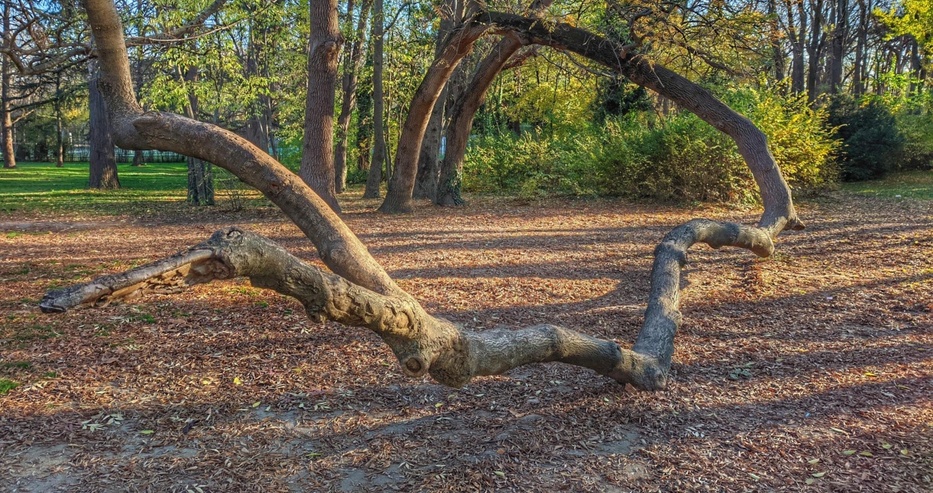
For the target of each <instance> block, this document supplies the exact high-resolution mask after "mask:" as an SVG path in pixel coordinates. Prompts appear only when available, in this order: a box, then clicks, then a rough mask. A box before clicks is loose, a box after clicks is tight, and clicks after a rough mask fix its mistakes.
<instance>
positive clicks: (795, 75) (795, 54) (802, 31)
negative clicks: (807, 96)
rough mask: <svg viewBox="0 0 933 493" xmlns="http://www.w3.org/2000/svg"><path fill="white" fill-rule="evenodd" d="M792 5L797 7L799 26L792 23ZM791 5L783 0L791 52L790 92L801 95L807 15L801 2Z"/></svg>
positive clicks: (803, 83)
mask: <svg viewBox="0 0 933 493" xmlns="http://www.w3.org/2000/svg"><path fill="white" fill-rule="evenodd" d="M794 5H796V7H797V18H798V19H800V26H796V25H795V23H794ZM794 5H792V4H791V1H790V0H784V10H785V12H786V13H787V35H788V38H789V40H790V51H791V68H790V80H791V84H790V86H791V92H793V93H794V94H802V93H803V92H804V91H805V90H806V87H807V86H806V82H805V73H806V68H805V64H804V59H803V53H804V45H805V41H804V40H805V38H806V35H807V13H806V11H804V9H803V2H802V0H798V1H796V2H794Z"/></svg>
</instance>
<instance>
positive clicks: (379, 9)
mask: <svg viewBox="0 0 933 493" xmlns="http://www.w3.org/2000/svg"><path fill="white" fill-rule="evenodd" d="M383 2H384V0H375V1H374V3H373V159H372V161H371V162H370V165H369V174H368V175H367V176H366V191H365V192H363V198H367V199H377V198H379V197H380V195H381V194H380V191H379V187H380V186H381V184H382V167H383V166H385V161H386V136H385V93H384V92H383V88H382V68H383V67H382V66H383V61H384V60H383V56H384V53H383V46H384V43H385V33H384V28H385V15H384V13H383V7H384V4H383Z"/></svg>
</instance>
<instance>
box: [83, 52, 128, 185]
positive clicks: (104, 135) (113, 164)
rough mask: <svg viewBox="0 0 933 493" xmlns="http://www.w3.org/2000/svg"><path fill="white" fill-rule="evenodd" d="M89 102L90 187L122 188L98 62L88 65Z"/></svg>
mask: <svg viewBox="0 0 933 493" xmlns="http://www.w3.org/2000/svg"><path fill="white" fill-rule="evenodd" d="M88 68H89V70H90V80H89V81H88V104H89V105H90V127H91V135H90V142H89V144H90V146H89V147H90V156H89V159H90V168H91V169H90V179H89V180H88V187H90V188H99V189H116V188H120V178H119V177H118V176H117V161H116V158H115V156H114V147H113V138H112V137H111V135H110V122H109V119H108V111H107V105H106V102H105V101H104V97H103V95H101V92H100V88H99V80H100V72H99V71H98V69H97V64H96V63H94V62H91V63H90V64H89V66H88Z"/></svg>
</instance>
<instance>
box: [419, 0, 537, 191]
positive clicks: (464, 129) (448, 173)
mask: <svg viewBox="0 0 933 493" xmlns="http://www.w3.org/2000/svg"><path fill="white" fill-rule="evenodd" d="M551 3H553V0H535V1H534V2H532V4H531V7H530V9H529V10H530V12H531V13H532V14H533V15H539V14H540V12H542V11H543V10H545V9H547V8H548V7H550V6H551ZM523 45H524V43H523V42H522V40H521V39H519V38H518V37H515V36H505V37H503V38H502V39H501V40H500V41H499V42H498V43H497V44H496V46H495V47H494V48H493V49H492V51H491V52H490V53H489V54H488V55H486V57H485V58H484V59H483V60H482V61H481V62H480V63H479V65H478V66H477V67H476V71H475V72H473V77H472V79H470V82H469V84H467V87H466V90H465V91H464V92H463V93H462V94H460V97H458V98H457V99H456V100H455V101H454V104H453V105H452V108H451V111H450V115H451V116H450V121H449V122H448V124H447V133H446V138H447V139H446V141H447V148H446V150H445V153H444V159H443V161H442V162H441V169H440V176H439V178H438V185H437V193H436V196H435V199H434V203H435V204H437V205H440V206H460V205H463V204H464V203H465V202H464V200H463V197H462V195H461V187H462V184H463V179H462V178H463V160H464V157H465V156H466V149H467V144H468V143H469V139H470V132H471V130H472V129H473V118H474V117H475V116H476V112H477V111H478V110H479V108H480V107H481V106H482V105H483V103H484V102H485V101H486V93H487V92H488V91H489V88H490V87H491V86H492V83H493V81H495V80H496V77H497V76H498V75H499V73H500V72H501V71H502V70H503V68H504V67H505V66H506V64H507V63H508V64H509V65H513V66H517V65H519V64H521V63H522V62H523V61H524V60H525V58H527V57H528V56H530V55H531V54H533V52H532V51H527V52H526V53H525V54H524V55H523V56H518V57H513V55H514V54H515V53H516V52H517V51H518V50H519V48H521V47H522V46H523ZM509 60H511V62H509Z"/></svg>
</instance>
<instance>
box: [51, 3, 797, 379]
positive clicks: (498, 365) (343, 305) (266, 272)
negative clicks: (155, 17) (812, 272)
mask: <svg viewBox="0 0 933 493" xmlns="http://www.w3.org/2000/svg"><path fill="white" fill-rule="evenodd" d="M84 4H85V6H86V10H87V12H88V20H89V22H90V23H91V25H92V30H91V32H92V33H93V36H94V38H95V41H96V43H97V46H98V47H99V48H100V49H99V54H100V55H99V56H100V60H101V67H102V72H103V76H102V77H103V78H104V79H105V80H106V81H107V84H106V86H105V87H103V88H102V92H103V94H104V96H105V97H107V100H108V103H109V104H108V109H109V114H110V118H111V120H110V123H111V125H112V126H113V130H114V132H113V134H114V136H115V138H116V139H117V142H118V143H119V144H120V145H121V146H123V147H127V148H159V149H165V150H173V151H176V152H185V153H191V154H192V155H195V156H197V157H199V158H202V159H205V160H208V161H211V162H214V163H216V164H218V165H220V166H223V167H225V168H227V169H229V170H230V171H231V172H232V173H234V174H235V175H236V176H238V177H239V178H241V179H242V180H243V181H245V182H246V183H248V184H250V185H252V186H254V187H255V188H257V189H259V190H260V191H262V193H264V194H265V195H266V196H267V197H268V198H269V199H270V200H271V201H272V202H273V203H275V204H276V205H278V206H279V207H280V208H281V209H282V211H283V212H284V213H285V214H286V215H288V217H289V218H291V219H292V220H293V221H294V222H295V224H296V225H297V226H298V227H299V228H300V229H301V230H302V231H303V232H304V233H305V235H306V236H307V237H308V238H309V239H310V240H311V241H312V242H313V243H314V244H315V246H316V247H317V248H318V251H319V253H320V255H321V260H322V261H323V262H324V264H325V265H326V266H327V267H329V268H330V272H328V271H325V270H323V269H321V268H318V267H317V266H314V265H312V264H307V263H305V262H303V261H301V260H300V259H298V258H296V257H294V256H292V255H290V254H288V253H287V252H286V251H285V250H284V249H282V248H281V247H279V246H278V245H275V244H273V243H272V242H270V241H269V240H267V239H265V238H263V237H260V236H258V235H254V234H251V233H248V232H245V231H242V230H240V229H237V228H228V229H225V230H221V231H218V232H217V233H215V234H214V235H213V236H212V237H211V239H210V240H208V241H207V242H205V243H202V244H200V245H198V246H195V247H193V248H191V249H189V250H187V251H184V252H181V253H179V254H177V255H174V256H172V257H169V258H166V259H163V260H160V261H157V262H154V263H152V264H148V265H144V266H141V267H138V268H135V269H132V270H130V271H127V272H125V273H122V274H117V275H110V276H104V277H102V278H99V279H96V280H94V281H91V282H89V283H86V284H82V285H78V286H73V287H70V288H66V289H63V290H55V291H50V292H49V293H48V294H47V295H46V296H45V297H44V298H43V300H42V301H41V303H40V308H41V309H42V310H43V311H45V312H63V311H65V310H68V309H71V308H74V307H77V306H86V305H94V304H97V303H107V302H109V301H112V300H119V299H120V298H123V297H126V296H131V295H134V294H137V293H140V292H146V291H151V290H159V291H163V290H165V289H174V290H178V289H184V288H185V287H186V286H188V285H191V284H194V283H199V282H208V281H212V280H215V279H228V278H231V277H234V276H246V277H249V278H250V280H251V281H252V283H253V284H254V285H255V286H258V287H264V288H268V289H273V290H276V291H278V292H280V293H283V294H286V295H288V296H292V297H294V298H296V299H298V300H299V301H300V302H301V303H302V304H303V305H304V307H305V310H306V312H307V313H308V315H309V316H310V317H312V318H313V319H315V320H334V321H336V322H339V323H342V324H346V325H353V326H360V327H366V328H369V329H370V330H372V331H373V332H375V333H376V334H377V335H379V336H380V337H381V338H382V339H383V341H384V342H385V343H386V344H387V345H388V346H389V347H390V348H391V349H392V351H393V352H394V353H395V356H396V357H397V358H398V360H399V362H400V364H401V368H402V370H403V371H404V372H405V374H407V375H409V376H412V377H422V376H424V375H426V374H428V373H430V375H431V376H432V377H434V379H436V380H437V381H438V382H440V383H443V384H446V385H450V386H455V387H459V386H462V385H464V384H466V383H467V382H469V381H470V379H471V378H473V377H475V376H478V375H496V374H501V373H503V372H506V371H508V370H510V369H512V368H515V367H517V366H520V365H525V364H529V363H541V362H548V361H560V362H564V363H568V364H573V365H578V366H582V367H585V368H590V369H593V370H595V371H596V372H597V373H600V374H602V375H606V376H608V377H610V378H612V379H614V380H616V381H617V382H620V383H631V384H632V385H634V386H635V387H637V388H641V389H649V390H656V389H661V388H664V387H665V386H666V385H667V383H668V380H669V379H668V372H669V370H670V365H671V357H672V354H673V349H674V346H673V339H674V335H675V333H676V331H677V328H678V326H679V325H680V322H681V318H682V316H681V314H680V312H679V290H680V284H681V282H682V280H681V276H680V274H681V269H682V267H683V265H684V264H685V262H686V251H687V249H688V248H690V247H691V246H692V245H693V244H695V243H706V244H708V245H710V246H712V247H713V248H720V247H722V246H727V245H729V246H736V247H740V248H745V249H749V250H751V251H753V252H754V253H756V254H758V255H761V256H768V255H771V254H772V253H773V251H774V243H773V241H772V238H773V236H775V235H777V234H778V233H780V232H781V231H782V230H783V229H784V228H785V227H800V226H801V225H800V223H799V221H798V219H797V216H796V213H795V212H794V208H793V203H792V202H791V200H790V191H789V189H788V188H787V185H786V183H785V182H784V181H783V179H782V178H781V174H780V170H779V169H778V168H777V166H776V165H775V163H774V161H773V159H771V160H770V162H768V161H767V159H768V158H769V157H770V154H769V153H768V151H767V146H766V143H765V139H764V135H763V134H762V133H761V132H760V131H757V129H756V128H755V127H754V125H752V124H751V122H749V121H748V120H747V119H745V118H743V117H741V116H739V115H737V114H736V113H735V112H734V111H732V110H731V109H729V108H728V107H727V106H725V105H724V104H722V103H721V102H719V101H718V100H716V99H715V98H714V97H713V96H712V95H711V94H709V93H708V92H707V91H705V90H703V89H702V88H699V87H698V86H696V85H695V84H693V83H691V82H690V81H688V80H686V79H684V78H683V77H680V76H678V75H676V74H673V73H672V72H670V71H669V70H667V69H665V68H664V67H662V66H660V65H657V64H655V63H652V62H651V61H650V60H647V59H645V58H643V57H640V56H634V55H631V54H629V53H627V52H626V51H625V49H624V48H623V47H620V46H618V45H615V44H613V43H611V42H609V41H608V40H605V39H603V38H600V37H598V36H595V35H592V34H591V33H587V32H586V31H583V30H580V29H576V28H572V27H570V26H567V25H564V24H560V23H548V24H544V23H541V22H540V20H537V19H527V18H522V17H519V16H515V15H511V14H500V13H488V14H485V15H484V16H480V18H478V19H477V20H478V21H480V22H483V23H484V24H485V25H487V26H493V25H494V26H496V28H497V29H502V30H508V31H520V32H524V33H526V35H527V36H529V37H530V38H531V39H533V40H535V41H536V42H538V43H543V44H549V45H552V46H564V47H566V48H567V49H570V50H572V51H574V52H576V53H578V54H581V55H583V56H587V57H589V58H591V59H593V60H595V61H598V62H600V63H602V64H604V65H606V66H608V67H614V68H616V69H617V70H619V71H620V72H621V73H623V74H624V75H626V76H628V77H629V78H630V79H631V80H633V81H637V82H639V83H640V84H643V85H645V86H646V87H651V88H653V89H655V90H656V91H658V92H663V93H664V94H665V95H666V96H667V97H669V98H671V99H672V100H674V101H676V102H677V103H678V104H680V105H681V106H683V107H685V108H688V109H690V110H691V111H695V112H697V113H698V114H699V115H700V116H701V117H703V118H704V119H706V120H707V121H710V122H711V123H715V124H716V126H717V128H719V129H720V130H722V131H724V132H726V133H727V134H729V135H730V136H731V137H732V138H733V139H734V140H735V141H736V143H737V144H738V146H739V149H740V151H741V152H742V154H743V156H745V158H746V161H747V162H748V164H749V166H750V167H751V168H752V172H753V174H754V175H755V177H756V180H758V183H759V186H760V188H761V191H762V195H763V202H764V206H765V211H764V213H763V215H762V217H761V220H760V221H759V226H758V227H746V226H742V225H738V224H734V223H720V222H715V221H708V220H702V219H697V220H693V221H690V222H688V223H686V224H683V225H681V226H678V227H677V228H674V229H673V230H672V231H671V232H670V233H668V234H667V235H666V236H665V237H664V239H663V240H662V242H661V244H660V245H659V246H658V247H657V248H656V249H655V261H654V267H653V269H652V274H651V292H650V295H649V301H648V308H647V310H646V313H645V322H644V325H643V327H642V329H641V332H640V333H639V336H638V339H637V341H636V343H635V345H634V347H633V349H632V350H626V349H622V348H620V347H619V346H618V344H616V343H615V342H612V341H605V340H599V339H596V338H593V337H590V336H587V335H584V334H580V333H577V332H574V331H572V330H568V329H565V328H561V327H557V326H553V325H539V326H534V327H527V328H523V329H519V330H514V331H513V330H504V329H498V330H486V331H483V332H472V331H469V330H465V329H462V328H460V327H458V326H456V325H455V324H453V323H451V322H449V321H447V320H444V319H442V318H438V317H433V316H431V315H429V314H428V313H427V312H425V311H424V309H423V308H422V307H421V305H419V304H418V303H417V301H415V300H414V298H412V297H411V296H410V295H409V294H407V293H405V292H404V291H402V290H401V288H399V286H398V285H397V284H395V282H394V281H393V280H392V279H391V278H390V277H389V276H388V274H387V273H386V272H385V270H384V269H383V268H382V267H381V266H380V265H379V264H378V263H377V262H376V261H375V260H374V259H373V258H372V257H371V256H370V255H369V253H368V252H367V250H366V248H365V247H364V246H363V244H362V243H361V242H360V241H359V239H358V238H357V237H356V236H355V235H353V233H352V232H350V230H349V229H348V228H347V227H346V224H344V223H343V222H342V221H341V220H340V218H339V216H337V214H336V213H334V211H333V210H331V209H330V208H329V206H328V205H327V204H326V203H325V202H324V201H323V200H322V199H321V197H319V196H318V195H316V194H315V193H314V192H313V191H312V190H311V189H310V188H309V187H308V186H306V185H305V184H304V183H303V182H302V181H301V180H300V179H296V177H295V176H294V175H293V174H292V173H290V172H289V171H288V170H287V169H285V168H284V167H283V166H281V165H280V164H279V163H277V162H276V161H275V160H274V159H272V158H271V157H270V156H269V155H268V154H266V153H264V152H262V151H260V150H259V149H258V148H256V147H255V146H253V145H252V144H250V143H249V142H247V141H246V140H245V139H243V138H241V137H239V136H237V135H235V134H233V133H231V132H228V131H225V130H222V129H219V128H217V127H215V126H213V125H209V124H205V123H201V122H197V121H192V120H190V119H186V118H184V117H180V116H177V115H172V114H168V113H158V112H146V113H144V112H143V111H142V109H141V108H139V106H138V104H137V103H136V101H135V95H134V94H133V89H132V85H131V84H127V83H126V82H127V81H128V80H129V64H128V63H127V62H126V51H125V45H124V41H123V35H122V27H121V25H120V20H119V15H118V14H117V11H116V8H115V7H114V5H113V3H112V1H111V0H84Z"/></svg>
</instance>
